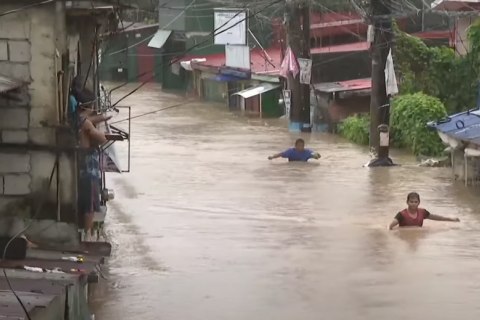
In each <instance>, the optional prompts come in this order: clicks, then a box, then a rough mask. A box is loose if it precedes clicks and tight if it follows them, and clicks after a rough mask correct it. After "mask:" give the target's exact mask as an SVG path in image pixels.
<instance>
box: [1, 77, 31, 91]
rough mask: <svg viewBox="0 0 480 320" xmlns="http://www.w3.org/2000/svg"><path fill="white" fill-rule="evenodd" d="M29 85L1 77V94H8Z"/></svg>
mask: <svg viewBox="0 0 480 320" xmlns="http://www.w3.org/2000/svg"><path fill="white" fill-rule="evenodd" d="M26 84H27V83H26V82H24V81H20V80H15V79H13V78H9V77H5V76H2V75H0V93H4V92H8V91H11V90H14V89H18V88H20V87H22V86H24V85H26Z"/></svg>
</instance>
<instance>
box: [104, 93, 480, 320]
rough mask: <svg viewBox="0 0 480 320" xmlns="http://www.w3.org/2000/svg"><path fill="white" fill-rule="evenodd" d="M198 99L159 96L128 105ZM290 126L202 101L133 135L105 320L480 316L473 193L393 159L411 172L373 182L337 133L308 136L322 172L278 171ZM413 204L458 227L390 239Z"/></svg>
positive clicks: (431, 225)
mask: <svg viewBox="0 0 480 320" xmlns="http://www.w3.org/2000/svg"><path fill="white" fill-rule="evenodd" d="M132 88H134V86H133V85H132V86H129V87H127V88H124V89H122V90H120V91H119V92H115V94H114V98H113V101H116V99H118V98H120V97H121V96H122V95H123V94H125V93H128V92H129V90H131V89H132ZM187 99H188V98H186V97H179V96H176V95H174V94H169V93H164V92H161V90H160V89H159V88H158V87H155V86H154V85H150V86H146V89H142V90H140V91H139V92H137V93H135V94H134V95H132V96H131V97H129V98H128V99H126V100H125V101H123V102H122V105H131V106H132V115H133V116H135V115H140V114H143V113H146V112H150V111H154V110H156V109H159V108H164V107H169V106H171V105H174V104H178V103H180V102H182V101H186V100H187ZM126 117H127V113H126V112H124V113H122V114H120V115H119V116H117V117H116V118H115V119H114V120H116V119H117V118H118V120H120V119H123V118H126ZM280 121H281V120H275V119H274V120H269V121H264V120H258V119H247V118H243V117H241V116H239V115H236V114H234V113H231V112H229V111H228V110H227V108H226V107H225V106H222V105H220V106H218V105H213V104H208V103H204V102H201V103H200V102H199V103H192V104H188V105H185V106H181V107H178V108H173V109H169V110H165V111H162V112H158V113H155V114H151V115H148V116H145V117H139V118H136V119H134V120H132V137H131V140H132V149H131V151H132V168H131V170H132V172H131V173H128V174H123V175H117V174H109V188H113V189H114V190H115V193H116V198H115V200H114V201H111V202H110V203H109V213H108V217H107V229H108V233H109V237H110V240H111V241H112V243H113V244H114V247H115V252H114V257H113V258H111V259H110V260H109V272H108V275H107V277H108V278H109V283H108V288H107V289H105V292H103V296H102V298H101V299H99V300H98V301H97V304H96V310H95V313H96V319H97V320H113V319H119V318H125V319H129V318H138V319H164V320H204V319H208V320H247V319H248V320H292V319H299V320H300V319H301V320H318V319H323V318H324V319H328V320H344V319H352V320H357V319H358V320H363V319H365V320H367V319H368V320H377V319H378V320H384V319H389V320H410V319H411V320H417V319H436V320H442V319H445V320H447V319H448V320H451V319H453V318H454V317H460V318H462V319H465V320H470V319H471V320H473V319H478V318H479V317H480V306H479V305H478V303H477V300H478V296H479V295H480V273H479V272H478V270H479V267H480V261H479V259H478V251H479V249H480V236H479V234H480V215H479V214H478V212H477V208H479V205H480V200H479V197H478V194H476V192H477V190H475V189H471V188H466V187H464V186H463V185H461V184H455V183H452V181H451V180H452V178H451V171H450V169H448V168H445V169H443V168H419V167H417V166H416V161H415V159H414V158H413V157H411V156H409V155H405V154H401V153H398V152H395V151H393V154H392V157H393V158H394V160H395V162H398V163H402V164H404V166H402V167H394V168H370V169H368V168H363V167H362V166H363V165H364V164H365V163H366V162H367V161H368V160H369V155H368V151H367V149H366V148H365V149H364V148H360V147H358V146H355V145H352V144H350V143H348V142H345V141H344V140H343V139H341V138H339V137H337V136H334V135H329V134H317V133H315V134H311V135H303V136H302V137H303V138H304V139H305V141H306V146H307V148H310V149H313V150H315V151H318V152H319V153H320V154H321V155H322V159H320V161H312V160H311V161H310V162H309V163H306V164H305V163H290V164H289V163H287V162H286V161H285V160H282V159H278V160H276V161H268V160H267V157H268V156H269V155H271V154H273V153H276V152H279V151H282V150H284V149H286V148H288V147H290V146H293V143H294V141H295V139H296V138H298V137H299V136H300V135H296V134H292V133H289V132H288V129H287V128H286V126H285V124H284V123H282V122H280ZM119 126H120V127H122V128H126V127H127V122H122V123H121V124H119ZM116 145H117V153H118V156H119V158H120V161H121V163H122V165H123V166H124V167H126V150H127V149H126V146H127V144H126V143H117V144H116ZM410 191H417V192H419V193H420V196H421V200H422V204H421V206H422V207H424V208H426V209H427V210H429V211H430V212H432V213H436V214H440V215H445V216H458V217H459V218H460V219H461V221H462V222H461V223H446V222H433V221H426V223H425V227H424V228H422V229H409V230H408V229H407V230H394V231H388V230H387V224H388V223H389V222H390V221H391V219H392V218H393V217H394V216H395V214H396V213H397V212H398V211H400V210H402V209H403V208H405V206H406V204H405V201H406V196H407V193H408V192H410Z"/></svg>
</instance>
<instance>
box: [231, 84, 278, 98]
mask: <svg viewBox="0 0 480 320" xmlns="http://www.w3.org/2000/svg"><path fill="white" fill-rule="evenodd" d="M277 88H280V85H279V84H274V83H267V82H264V83H261V84H259V85H258V86H255V87H253V88H248V89H245V90H243V91H240V92H237V93H234V94H238V95H239V96H242V97H244V98H245V99H248V98H251V97H254V96H257V95H259V94H262V93H265V92H268V91H271V90H274V89H277Z"/></svg>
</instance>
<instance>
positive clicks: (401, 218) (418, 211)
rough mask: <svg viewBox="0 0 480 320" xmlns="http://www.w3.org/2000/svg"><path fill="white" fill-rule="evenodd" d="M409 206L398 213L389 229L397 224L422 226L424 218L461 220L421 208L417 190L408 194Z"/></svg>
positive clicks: (401, 225)
mask: <svg viewBox="0 0 480 320" xmlns="http://www.w3.org/2000/svg"><path fill="white" fill-rule="evenodd" d="M407 205H408V208H406V209H404V210H403V211H400V212H399V213H397V215H396V216H395V218H393V221H392V222H391V223H390V225H389V226H388V229H390V230H392V229H393V228H395V227H396V226H399V227H422V226H423V220H425V219H429V220H435V221H451V222H460V219H458V218H448V217H443V216H440V215H436V214H431V213H430V212H428V211H427V210H425V209H422V208H419V207H418V206H419V205H420V195H419V194H418V193H416V192H410V193H409V194H408V196H407Z"/></svg>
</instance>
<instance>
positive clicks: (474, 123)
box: [427, 110, 480, 145]
mask: <svg viewBox="0 0 480 320" xmlns="http://www.w3.org/2000/svg"><path fill="white" fill-rule="evenodd" d="M427 125H428V126H429V127H430V128H434V129H437V130H438V131H440V132H443V133H445V134H446V135H448V136H450V137H452V138H455V139H458V140H462V141H468V142H472V143H475V144H477V145H480V111H479V110H474V111H466V112H461V113H457V114H454V115H451V116H448V117H447V118H446V119H442V120H439V121H431V122H429V123H427Z"/></svg>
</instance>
